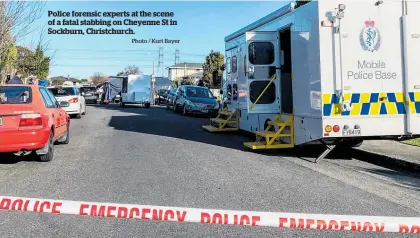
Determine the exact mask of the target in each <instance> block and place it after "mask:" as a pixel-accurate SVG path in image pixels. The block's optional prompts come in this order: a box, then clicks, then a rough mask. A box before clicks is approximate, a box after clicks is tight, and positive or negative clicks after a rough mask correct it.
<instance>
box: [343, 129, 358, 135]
mask: <svg viewBox="0 0 420 238" xmlns="http://www.w3.org/2000/svg"><path fill="white" fill-rule="evenodd" d="M361 135H362V131H361V130H360V129H347V130H343V136H361Z"/></svg>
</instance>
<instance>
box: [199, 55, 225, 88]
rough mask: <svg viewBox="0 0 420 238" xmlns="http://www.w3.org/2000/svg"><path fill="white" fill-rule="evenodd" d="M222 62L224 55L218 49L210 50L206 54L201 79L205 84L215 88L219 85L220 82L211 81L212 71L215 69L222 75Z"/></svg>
mask: <svg viewBox="0 0 420 238" xmlns="http://www.w3.org/2000/svg"><path fill="white" fill-rule="evenodd" d="M223 63H224V56H223V54H221V53H220V52H218V51H217V52H215V51H211V52H210V54H209V55H207V56H206V61H205V63H204V64H203V70H204V71H203V81H204V85H205V86H207V87H209V86H210V87H211V86H214V87H216V88H219V87H220V82H218V83H217V84H214V82H213V71H217V74H218V76H219V77H220V76H222V74H223V70H222V65H223Z"/></svg>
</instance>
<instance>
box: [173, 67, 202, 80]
mask: <svg viewBox="0 0 420 238" xmlns="http://www.w3.org/2000/svg"><path fill="white" fill-rule="evenodd" d="M203 71H204V70H203V63H178V64H175V65H172V66H170V67H168V77H169V79H170V80H171V81H175V80H179V79H182V78H184V77H188V76H191V75H196V74H197V73H198V74H200V73H201V74H203Z"/></svg>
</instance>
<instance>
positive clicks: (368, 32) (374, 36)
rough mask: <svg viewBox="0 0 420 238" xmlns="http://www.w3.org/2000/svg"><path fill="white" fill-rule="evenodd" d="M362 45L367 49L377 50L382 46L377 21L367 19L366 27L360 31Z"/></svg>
mask: <svg viewBox="0 0 420 238" xmlns="http://www.w3.org/2000/svg"><path fill="white" fill-rule="evenodd" d="M359 39H360V45H361V46H362V48H363V49H364V50H366V51H370V52H373V51H376V50H378V49H379V47H380V46H381V34H380V33H379V30H378V28H376V27H375V22H374V21H371V20H368V21H365V27H364V28H363V29H362V31H361V32H360V37H359Z"/></svg>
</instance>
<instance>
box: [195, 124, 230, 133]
mask: <svg viewBox="0 0 420 238" xmlns="http://www.w3.org/2000/svg"><path fill="white" fill-rule="evenodd" d="M202 128H203V129H204V130H206V131H209V132H218V131H237V130H238V128H232V127H225V128H222V129H219V128H218V127H214V126H211V125H206V126H202Z"/></svg>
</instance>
